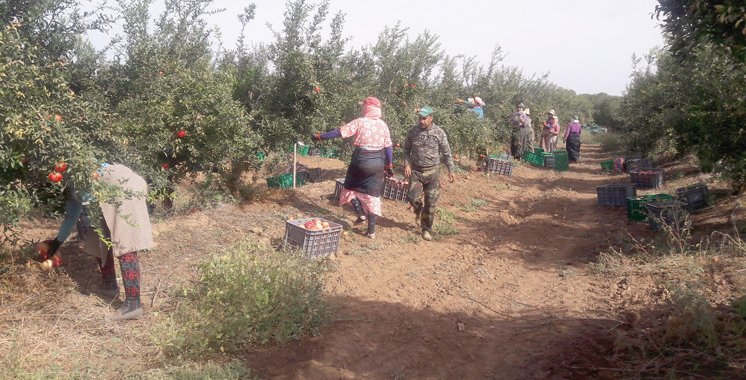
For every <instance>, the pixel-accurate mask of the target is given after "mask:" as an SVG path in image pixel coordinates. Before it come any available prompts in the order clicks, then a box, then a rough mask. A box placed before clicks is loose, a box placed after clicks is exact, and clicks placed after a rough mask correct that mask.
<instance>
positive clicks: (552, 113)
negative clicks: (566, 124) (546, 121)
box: [547, 110, 557, 118]
mask: <svg viewBox="0 0 746 380" xmlns="http://www.w3.org/2000/svg"><path fill="white" fill-rule="evenodd" d="M555 116H557V114H556V113H555V112H554V110H549V112H547V117H548V118H551V117H555Z"/></svg>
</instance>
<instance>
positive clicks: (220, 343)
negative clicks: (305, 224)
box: [155, 242, 328, 356]
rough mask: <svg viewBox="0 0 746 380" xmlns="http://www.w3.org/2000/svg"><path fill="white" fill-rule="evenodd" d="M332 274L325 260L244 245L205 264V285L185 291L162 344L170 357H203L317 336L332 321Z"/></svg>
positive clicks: (167, 321) (158, 339)
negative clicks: (326, 290)
mask: <svg viewBox="0 0 746 380" xmlns="http://www.w3.org/2000/svg"><path fill="white" fill-rule="evenodd" d="M327 270H328V265H327V263H325V262H324V261H314V260H309V259H306V258H304V257H302V256H300V255H299V254H290V253H280V252H276V251H274V250H272V249H270V248H268V247H263V246H257V245H252V244H248V243H245V242H244V243H239V244H238V245H236V246H235V247H233V248H231V249H229V250H227V251H226V252H225V253H223V254H222V255H219V256H216V257H214V258H211V259H209V260H207V261H206V262H205V263H203V264H202V265H200V266H199V274H200V277H199V282H198V283H197V284H196V286H194V287H193V288H190V289H184V290H183V291H182V292H181V294H182V296H181V297H183V299H181V300H179V302H178V306H177V307H176V310H175V311H174V313H173V314H172V315H170V316H168V317H167V318H165V319H164V320H163V321H162V324H161V326H160V328H159V329H158V331H159V332H158V333H157V336H156V339H155V340H156V343H158V344H159V345H161V346H162V347H163V349H164V351H165V352H166V353H168V354H170V355H175V356H197V355H201V354H203V353H205V352H235V351H237V350H239V349H241V348H242V347H245V346H247V345H263V344H283V343H286V342H288V341H290V340H293V339H297V338H300V337H301V336H304V335H307V334H314V333H316V332H317V331H318V329H319V328H320V327H321V326H322V325H323V324H324V322H325V321H326V320H327V317H328V308H327V305H326V303H325V302H324V298H323V292H322V283H323V282H322V280H323V276H324V274H325V273H326V272H327Z"/></svg>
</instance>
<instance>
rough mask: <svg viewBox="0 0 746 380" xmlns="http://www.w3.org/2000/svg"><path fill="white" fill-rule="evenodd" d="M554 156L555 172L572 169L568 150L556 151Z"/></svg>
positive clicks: (553, 153)
mask: <svg viewBox="0 0 746 380" xmlns="http://www.w3.org/2000/svg"><path fill="white" fill-rule="evenodd" d="M552 155H553V156H554V170H556V171H558V172H564V171H567V170H569V169H570V159H569V158H568V157H567V151H566V150H555V151H554V152H552Z"/></svg>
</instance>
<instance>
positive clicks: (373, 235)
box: [365, 232, 376, 239]
mask: <svg viewBox="0 0 746 380" xmlns="http://www.w3.org/2000/svg"><path fill="white" fill-rule="evenodd" d="M365 236H367V237H368V239H375V238H376V233H375V232H374V233H372V234H371V233H368V234H366V235H365Z"/></svg>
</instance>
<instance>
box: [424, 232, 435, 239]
mask: <svg viewBox="0 0 746 380" xmlns="http://www.w3.org/2000/svg"><path fill="white" fill-rule="evenodd" d="M422 239H424V240H427V241H430V240H433V237H432V236H430V231H422Z"/></svg>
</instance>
